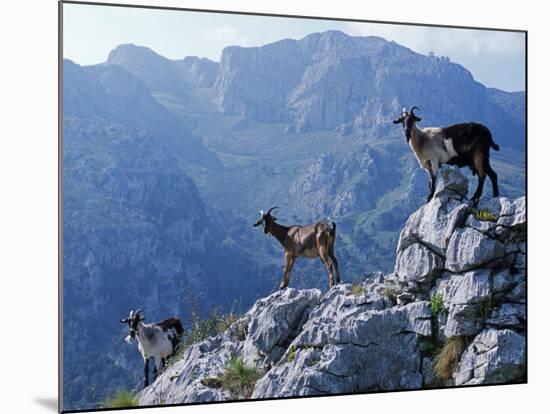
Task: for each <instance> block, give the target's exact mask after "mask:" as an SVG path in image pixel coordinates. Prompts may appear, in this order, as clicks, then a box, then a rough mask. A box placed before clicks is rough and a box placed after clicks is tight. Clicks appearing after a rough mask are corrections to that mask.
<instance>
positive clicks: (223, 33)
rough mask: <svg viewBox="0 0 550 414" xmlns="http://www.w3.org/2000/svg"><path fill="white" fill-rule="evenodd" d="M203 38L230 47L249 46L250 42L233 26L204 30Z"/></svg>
mask: <svg viewBox="0 0 550 414" xmlns="http://www.w3.org/2000/svg"><path fill="white" fill-rule="evenodd" d="M203 33H204V36H205V37H206V38H207V39H208V40H211V41H214V42H216V43H221V44H223V45H224V46H225V45H232V46H244V47H246V46H250V40H249V39H248V38H247V37H246V36H245V35H244V34H242V33H241V31H240V30H239V29H237V28H236V27H234V26H229V25H225V26H219V27H214V28H208V29H206V30H204V32H203Z"/></svg>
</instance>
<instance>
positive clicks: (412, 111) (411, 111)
mask: <svg viewBox="0 0 550 414" xmlns="http://www.w3.org/2000/svg"><path fill="white" fill-rule="evenodd" d="M415 109H418V110H419V111H420V108H419V107H418V106H411V109H410V110H409V113H410V114H411V115H414V110H415Z"/></svg>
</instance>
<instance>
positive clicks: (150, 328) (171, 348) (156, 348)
mask: <svg viewBox="0 0 550 414" xmlns="http://www.w3.org/2000/svg"><path fill="white" fill-rule="evenodd" d="M144 320H145V317H144V316H143V310H142V309H138V310H137V311H135V312H134V311H130V315H129V316H128V317H127V318H125V319H121V321H120V322H121V323H127V324H128V327H129V328H130V333H129V334H128V336H127V337H126V342H128V343H129V344H131V343H132V342H134V340H135V339H136V338H137V340H138V349H139V352H140V353H141V356H142V357H143V363H144V375H145V378H144V382H143V387H144V388H145V387H147V386H148V385H149V359H150V358H154V359H155V368H154V370H153V381H154V380H156V379H157V375H158V372H159V371H160V369H161V368H162V366H163V365H166V358H168V357H169V356H172V355H173V354H174V353H175V351H176V348H177V346H178V344H179V343H180V340H181V336H182V335H183V326H182V324H181V320H180V319H179V318H168V319H165V320H163V321H162V322H157V323H149V324H146V323H143V321H144Z"/></svg>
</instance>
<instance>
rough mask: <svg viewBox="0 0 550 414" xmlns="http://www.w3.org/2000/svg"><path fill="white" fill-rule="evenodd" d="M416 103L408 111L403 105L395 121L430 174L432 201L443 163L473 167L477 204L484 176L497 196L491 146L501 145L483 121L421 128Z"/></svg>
mask: <svg viewBox="0 0 550 414" xmlns="http://www.w3.org/2000/svg"><path fill="white" fill-rule="evenodd" d="M415 109H417V110H418V108H417V107H416V106H413V107H412V108H411V109H410V110H409V111H408V112H407V111H406V109H405V108H403V111H402V114H401V116H400V117H399V118H397V119H396V120H394V121H393V122H394V123H395V124H402V125H403V131H404V133H405V137H406V138H407V143H408V144H409V145H410V147H411V149H412V150H413V152H414V154H415V155H416V159H417V160H418V162H419V164H420V166H421V167H422V168H423V169H425V170H426V171H427V172H428V174H430V184H429V188H430V193H429V195H428V199H427V201H430V200H431V199H432V197H433V195H434V192H435V180H436V176H437V171H438V170H439V167H440V166H441V165H442V164H450V165H457V166H458V167H470V169H471V170H472V173H473V174H474V175H477V176H478V185H477V189H476V191H475V193H474V195H473V196H472V201H473V204H474V206H476V205H477V203H478V202H479V199H480V197H481V193H482V192H483V184H484V183H485V177H486V176H487V175H488V176H489V178H490V179H491V183H492V184H493V196H494V197H498V195H499V191H498V183H497V174H496V173H495V171H494V170H493V168H492V167H491V164H490V163H489V150H490V148H492V149H494V150H495V151H498V150H499V146H498V145H497V144H495V142H494V141H493V137H492V135H491V131H489V129H488V128H487V127H486V126H485V125H482V124H478V123H475V122H470V123H464V124H456V125H451V126H448V127H443V128H418V127H417V126H416V123H417V122H420V120H421V118H419V117H418V116H417V115H416V114H415V113H414V110H415Z"/></svg>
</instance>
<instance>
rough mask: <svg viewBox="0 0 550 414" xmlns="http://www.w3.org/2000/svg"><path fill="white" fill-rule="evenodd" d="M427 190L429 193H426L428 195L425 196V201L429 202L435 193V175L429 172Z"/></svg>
mask: <svg viewBox="0 0 550 414" xmlns="http://www.w3.org/2000/svg"><path fill="white" fill-rule="evenodd" d="M428 190H429V193H428V197H426V203H429V202H430V201H431V200H432V198H433V197H434V194H435V175H433V174H432V173H431V172H430V181H429V184H428Z"/></svg>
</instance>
